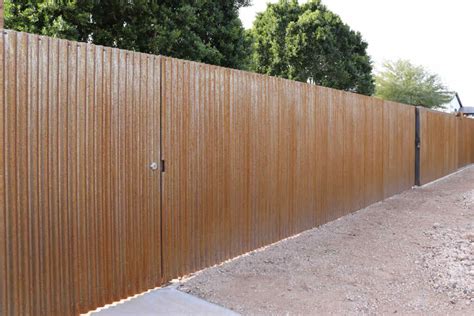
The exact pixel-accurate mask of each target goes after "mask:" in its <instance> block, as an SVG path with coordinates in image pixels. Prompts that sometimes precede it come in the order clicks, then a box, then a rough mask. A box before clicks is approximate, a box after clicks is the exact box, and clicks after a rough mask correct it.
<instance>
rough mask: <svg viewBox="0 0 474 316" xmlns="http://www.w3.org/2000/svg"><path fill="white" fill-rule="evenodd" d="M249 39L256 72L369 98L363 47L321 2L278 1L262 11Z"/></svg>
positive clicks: (367, 64)
mask: <svg viewBox="0 0 474 316" xmlns="http://www.w3.org/2000/svg"><path fill="white" fill-rule="evenodd" d="M250 35H251V37H252V39H253V48H254V53H253V60H252V69H253V70H255V71H256V72H259V73H264V74H268V75H275V76H280V77H284V78H288V79H293V80H299V81H304V82H312V83H315V84H319V85H323V86H327V87H332V88H337V89H343V90H348V91H353V92H357V93H362V94H367V95H371V94H372V93H373V92H374V82H373V77H372V63H371V60H370V57H369V56H368V55H367V51H366V50H367V43H366V42H364V41H363V40H362V36H361V35H360V33H358V32H354V31H353V30H351V29H350V27H349V26H348V25H346V24H344V23H343V22H342V20H341V19H340V17H339V16H337V15H336V14H334V13H333V12H331V11H329V10H328V9H327V8H326V7H325V6H324V5H322V4H321V1H320V0H310V1H308V2H307V3H304V4H302V5H299V4H298V1H297V0H280V1H279V2H278V3H275V4H269V5H268V7H267V9H266V11H264V12H263V13H260V14H259V15H258V16H257V18H256V20H255V22H254V25H253V28H252V30H251V31H250Z"/></svg>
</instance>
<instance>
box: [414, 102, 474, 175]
mask: <svg viewBox="0 0 474 316" xmlns="http://www.w3.org/2000/svg"><path fill="white" fill-rule="evenodd" d="M417 110H418V111H419V115H420V136H421V139H420V141H421V144H420V184H426V183H428V182H431V181H433V180H436V179H438V178H441V177H443V176H445V175H448V174H450V173H452V172H454V171H456V170H457V169H458V168H461V167H464V166H466V165H468V164H470V163H473V162H474V120H472V119H467V118H462V117H456V116H454V115H452V114H446V113H442V112H437V111H433V110H428V109H425V108H418V109H417Z"/></svg>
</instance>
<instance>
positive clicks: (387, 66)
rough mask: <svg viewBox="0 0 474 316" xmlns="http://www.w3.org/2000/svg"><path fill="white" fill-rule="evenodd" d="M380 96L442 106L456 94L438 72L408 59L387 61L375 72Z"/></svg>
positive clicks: (423, 104)
mask: <svg viewBox="0 0 474 316" xmlns="http://www.w3.org/2000/svg"><path fill="white" fill-rule="evenodd" d="M375 82H376V93H375V95H376V96H377V97H380V98H382V99H385V100H391V101H396V102H401V103H406V104H411V105H416V106H424V107H427V108H436V107H441V108H442V107H443V104H446V103H449V102H450V101H451V100H452V99H453V97H454V94H453V93H452V92H450V91H448V90H447V88H446V87H445V86H444V85H443V83H442V82H441V80H440V78H439V76H438V75H436V74H431V73H429V72H428V71H426V70H425V69H424V68H423V67H421V66H415V65H413V64H411V63H410V62H409V61H407V60H398V61H395V62H386V63H384V65H383V71H381V72H380V73H378V74H377V75H376V76H375Z"/></svg>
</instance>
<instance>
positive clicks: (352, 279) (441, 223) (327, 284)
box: [180, 167, 474, 315]
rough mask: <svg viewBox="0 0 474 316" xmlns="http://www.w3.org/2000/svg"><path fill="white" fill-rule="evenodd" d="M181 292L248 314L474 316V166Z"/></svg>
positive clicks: (230, 265)
mask: <svg viewBox="0 0 474 316" xmlns="http://www.w3.org/2000/svg"><path fill="white" fill-rule="evenodd" d="M180 289H181V290H182V291H185V292H189V293H191V294H194V295H197V296H199V297H201V298H204V299H206V300H208V301H211V302H213V303H216V304H219V305H222V306H224V307H227V308H230V309H232V310H235V311H237V312H240V313H242V314H278V315H280V314H292V315H294V314H314V313H315V312H317V313H318V314H361V313H362V314H383V313H390V314H391V313H399V314H443V315H444V314H448V313H449V314H459V315H468V314H470V315H474V167H470V168H468V169H465V170H463V171H461V172H459V173H457V174H455V175H452V176H450V177H448V178H446V179H443V180H441V181H438V182H436V183H433V184H431V185H429V186H426V187H423V188H417V189H413V190H409V191H406V192H404V193H402V194H400V195H397V196H395V197H392V198H390V199H387V200H385V201H383V202H380V203H377V204H374V205H372V206H370V207H368V208H366V209H363V210H361V211H358V212H357V213H355V214H352V215H349V216H346V217H344V218H342V219H339V220H337V221H334V222H331V223H329V224H326V225H323V226H321V227H319V228H316V229H312V230H310V231H307V232H304V233H302V234H301V235H299V236H298V237H295V238H291V239H288V240H285V241H283V242H279V243H276V244H274V245H272V246H270V247H267V248H265V249H264V250H261V251H256V252H253V253H250V254H248V255H245V256H242V257H240V258H238V259H236V260H233V261H230V262H227V263H225V264H223V265H220V266H216V267H213V268H209V269H206V270H204V271H202V272H200V273H198V274H197V275H196V276H194V277H193V278H191V279H189V280H187V281H185V282H184V283H183V284H182V285H181V287H180Z"/></svg>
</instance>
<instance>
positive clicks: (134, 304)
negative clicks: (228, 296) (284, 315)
mask: <svg viewBox="0 0 474 316" xmlns="http://www.w3.org/2000/svg"><path fill="white" fill-rule="evenodd" d="M90 315H93V316H132V315H133V316H149V315H150V316H151V315H153V316H156V315H224V316H235V315H239V314H237V313H235V312H233V311H231V310H228V309H226V308H224V307H221V306H218V305H215V304H212V303H209V302H207V301H205V300H202V299H200V298H198V297H196V296H193V295H190V294H187V293H184V292H181V291H178V290H177V289H175V288H174V287H166V288H162V289H157V290H153V291H150V292H149V293H146V294H144V295H141V296H139V297H136V298H133V299H131V300H130V301H126V302H124V303H120V304H118V305H115V306H111V307H109V308H107V309H104V310H101V311H98V312H94V313H91V314H90Z"/></svg>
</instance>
